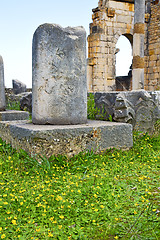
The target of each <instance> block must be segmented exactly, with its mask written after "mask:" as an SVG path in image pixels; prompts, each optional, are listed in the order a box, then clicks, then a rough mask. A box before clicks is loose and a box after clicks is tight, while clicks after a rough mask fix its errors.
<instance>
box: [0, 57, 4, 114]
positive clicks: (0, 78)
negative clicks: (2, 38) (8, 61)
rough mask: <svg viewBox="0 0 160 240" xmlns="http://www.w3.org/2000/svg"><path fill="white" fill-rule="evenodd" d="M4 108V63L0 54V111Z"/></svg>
mask: <svg viewBox="0 0 160 240" xmlns="http://www.w3.org/2000/svg"><path fill="white" fill-rule="evenodd" d="M4 110H5V86H4V65H3V59H2V57H1V56H0V111H4Z"/></svg>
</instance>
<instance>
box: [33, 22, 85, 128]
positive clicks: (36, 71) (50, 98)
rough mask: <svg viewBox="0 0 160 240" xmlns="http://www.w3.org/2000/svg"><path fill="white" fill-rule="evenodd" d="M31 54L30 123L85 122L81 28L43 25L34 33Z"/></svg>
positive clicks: (82, 33)
mask: <svg viewBox="0 0 160 240" xmlns="http://www.w3.org/2000/svg"><path fill="white" fill-rule="evenodd" d="M32 54H33V55H32V77H33V79H32V84H33V85H32V91H33V97H32V121H33V123H34V124H55V125H65V124H81V123H86V122H87V77H86V33H85V30H84V28H83V27H76V28H71V27H67V28H62V27H61V26H59V25H56V24H43V25H41V26H39V27H38V29H37V30H36V31H35V33H34V37H33V53H32Z"/></svg>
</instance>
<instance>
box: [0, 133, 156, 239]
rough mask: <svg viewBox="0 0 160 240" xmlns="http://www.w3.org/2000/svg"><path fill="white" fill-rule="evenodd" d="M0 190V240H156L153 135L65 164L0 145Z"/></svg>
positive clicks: (0, 142)
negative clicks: (128, 147)
mask: <svg viewBox="0 0 160 240" xmlns="http://www.w3.org/2000/svg"><path fill="white" fill-rule="evenodd" d="M0 185H1V188H0V239H20V240H27V239H28V240H30V239H34V240H39V239H60V240H61V239H62V240H66V239H76V240H83V239H87V240H88V239H93V240H98V239H105V240H107V239H109V240H111V239H135V240H138V239H140V240H143V239H145V240H146V239H148V240H152V239H157V240H158V239H160V135H159V136H156V137H150V136H148V135H144V134H143V135H142V134H141V135H140V134H139V135H138V134H136V135H135V136H134V147H133V148H132V149H131V150H129V151H124V152H122V151H118V150H108V151H106V152H102V153H101V154H100V155H98V154H94V153H87V154H79V155H77V156H75V157H73V158H72V159H70V160H69V159H67V158H66V157H62V156H59V157H54V156H53V157H51V158H50V159H49V160H47V159H46V158H45V157H43V158H40V157H38V156H37V157H35V158H31V157H29V156H28V155H27V154H26V153H25V152H23V151H21V152H17V151H16V150H15V149H12V148H11V147H10V145H6V144H5V143H4V142H2V141H1V140H0Z"/></svg>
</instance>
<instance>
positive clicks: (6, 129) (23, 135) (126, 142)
mask: <svg viewBox="0 0 160 240" xmlns="http://www.w3.org/2000/svg"><path fill="white" fill-rule="evenodd" d="M0 137H1V138H2V139H3V140H5V141H6V142H7V143H10V144H11V145H12V146H13V147H14V148H16V149H24V150H25V151H27V152H29V153H30V154H31V155H32V156H33V155H34V154H38V155H39V154H40V155H43V156H44V155H46V156H47V157H50V156H51V155H59V154H61V155H67V156H68V157H72V156H74V155H76V154H78V153H80V152H86V151H91V150H93V151H94V152H97V153H98V152H101V151H105V150H106V149H108V148H118V149H119V148H121V149H128V148H130V147H132V146H133V139H132V138H133V137H132V126H131V125H130V124H125V123H115V122H106V121H88V122H87V123H86V124H81V125H65V126H64V125H59V126H55V125H34V124H32V123H27V122H26V121H19V122H7V123H6V122H0Z"/></svg>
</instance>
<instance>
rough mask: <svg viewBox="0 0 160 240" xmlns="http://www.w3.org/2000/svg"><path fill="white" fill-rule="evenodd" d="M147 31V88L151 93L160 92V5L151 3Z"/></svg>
mask: <svg viewBox="0 0 160 240" xmlns="http://www.w3.org/2000/svg"><path fill="white" fill-rule="evenodd" d="M146 30H147V31H146V42H145V55H146V56H145V88H146V90H150V91H153V90H160V3H158V4H155V5H154V4H153V3H151V15H150V20H149V22H148V23H147V26H146Z"/></svg>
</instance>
